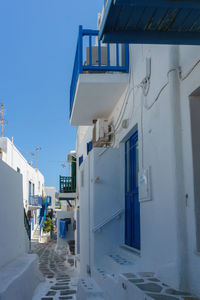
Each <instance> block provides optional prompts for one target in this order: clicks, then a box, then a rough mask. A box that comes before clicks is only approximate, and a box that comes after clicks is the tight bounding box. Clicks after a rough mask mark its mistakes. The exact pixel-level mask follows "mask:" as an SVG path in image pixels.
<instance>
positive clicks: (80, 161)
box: [78, 155, 83, 167]
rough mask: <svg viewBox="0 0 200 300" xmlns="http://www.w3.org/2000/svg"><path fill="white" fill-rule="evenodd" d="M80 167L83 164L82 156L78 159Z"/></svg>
mask: <svg viewBox="0 0 200 300" xmlns="http://www.w3.org/2000/svg"><path fill="white" fill-rule="evenodd" d="M78 163H79V167H80V165H81V164H82V163H83V155H81V156H80V157H79V159H78Z"/></svg>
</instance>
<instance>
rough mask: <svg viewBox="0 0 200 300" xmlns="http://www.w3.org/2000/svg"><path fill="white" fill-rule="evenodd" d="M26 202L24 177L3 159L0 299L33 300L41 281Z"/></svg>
mask: <svg viewBox="0 0 200 300" xmlns="http://www.w3.org/2000/svg"><path fill="white" fill-rule="evenodd" d="M4 153H5V148H4ZM20 166H21V165H20ZM23 199H24V198H23V178H22V174H19V172H17V171H16V170H14V169H13V168H11V167H10V166H9V165H8V164H7V163H5V162H4V161H2V160H1V159H0V204H1V209H0V226H1V232H0V240H1V243H0V299H2V300H10V299H15V298H16V295H17V298H18V299H27V300H31V299H32V296H33V292H34V289H35V288H36V286H37V285H38V283H39V281H40V278H39V272H38V270H37V264H38V261H37V260H38V258H37V255H36V254H28V250H29V238H28V234H27V232H26V230H25V224H26V225H27V219H26V213H25V209H24V201H23ZM27 279H28V280H27ZM24 283H26V284H24Z"/></svg>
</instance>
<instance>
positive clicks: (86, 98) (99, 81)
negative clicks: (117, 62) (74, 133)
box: [70, 73, 129, 126]
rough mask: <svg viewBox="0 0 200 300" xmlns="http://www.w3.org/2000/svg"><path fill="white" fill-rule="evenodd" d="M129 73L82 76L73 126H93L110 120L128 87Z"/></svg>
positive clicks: (78, 86)
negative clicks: (100, 120)
mask: <svg viewBox="0 0 200 300" xmlns="http://www.w3.org/2000/svg"><path fill="white" fill-rule="evenodd" d="M128 79H129V75H128V74H127V73H114V74H113V73H109V74H108V73H106V74H105V73H103V74H102V73H101V74H95V73H92V74H80V75H79V79H78V82H77V87H76V93H75V97H74V104H73V109H72V114H71V120H70V123H71V125H74V126H81V125H92V124H93V120H96V119H98V118H104V119H106V118H108V117H109V115H110V113H111V112H112V110H113V108H114V107H115V105H116V104H117V102H118V101H119V99H120V97H121V96H122V94H123V93H124V91H125V90H126V88H127V86H128Z"/></svg>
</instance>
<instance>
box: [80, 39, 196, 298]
mask: <svg viewBox="0 0 200 300" xmlns="http://www.w3.org/2000/svg"><path fill="white" fill-rule="evenodd" d="M147 57H150V58H151V66H152V67H151V78H150V86H149V91H148V93H147V95H146V96H144V94H143V91H142V88H141V85H140V84H141V82H142V80H143V79H144V78H145V76H146V58H147ZM199 59H200V54H199V47H191V46H190V47H186V46H184V47H182V46H181V47H178V46H156V45H145V46H142V45H134V46H131V47H130V68H131V70H130V84H129V86H128V89H127V91H126V92H125V94H124V95H123V97H121V99H119V101H118V104H117V105H116V107H115V108H114V109H113V112H112V114H111V115H110V118H109V121H110V122H111V123H112V124H113V126H114V131H115V144H114V147H120V149H121V152H120V153H121V154H120V155H119V159H120V161H121V166H122V169H121V186H120V187H117V186H116V188H118V189H119V190H120V189H123V186H124V184H123V183H124V153H123V149H124V141H125V140H126V139H127V138H128V137H129V136H130V135H131V134H132V133H133V131H134V128H135V126H136V125H137V127H138V137H139V168H140V170H141V169H143V168H148V167H151V171H152V172H151V174H152V175H151V182H152V201H149V202H143V203H141V256H140V259H139V260H138V266H140V268H141V269H143V270H151V271H155V272H157V273H158V275H159V276H160V277H161V279H163V280H164V281H165V282H167V283H169V284H170V285H172V286H173V287H175V288H184V289H189V290H190V291H191V292H194V293H197V294H200V285H199V283H198V278H199V277H200V255H199V253H198V252H197V249H196V225H195V206H194V203H195V199H194V180H193V160H192V144H191V125H190V103H189V96H190V95H191V94H192V93H193V92H194V91H195V90H196V89H198V88H199V87H200V83H199V77H200V64H199V63H198V61H199ZM193 66H195V67H194V70H193ZM180 67H181V70H182V74H181V75H180V74H179V71H180ZM184 77H186V78H184ZM181 78H182V79H181ZM183 79H184V80H183ZM125 119H127V120H128V128H126V129H124V128H122V121H123V120H125ZM91 137H92V127H89V128H88V130H87V132H86V133H85V136H84V137H82V138H81V140H80V139H78V141H77V154H78V156H79V155H82V154H84V153H85V151H86V142H88V141H90V140H91ZM77 168H78V167H77ZM78 173H80V170H79V168H78ZM77 177H79V178H80V176H77ZM86 178H87V177H86ZM78 185H79V189H80V182H78ZM123 194H124V193H123ZM86 216H87V215H86ZM197 217H198V218H200V216H199V215H198V214H197ZM133 260H134V254H133Z"/></svg>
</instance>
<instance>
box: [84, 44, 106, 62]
mask: <svg viewBox="0 0 200 300" xmlns="http://www.w3.org/2000/svg"><path fill="white" fill-rule="evenodd" d="M89 57H90V54H89V47H87V48H86V65H87V66H88V65H90V58H89ZM107 64H108V62H107V47H101V66H107ZM92 65H93V66H98V65H99V51H98V46H94V47H92Z"/></svg>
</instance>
